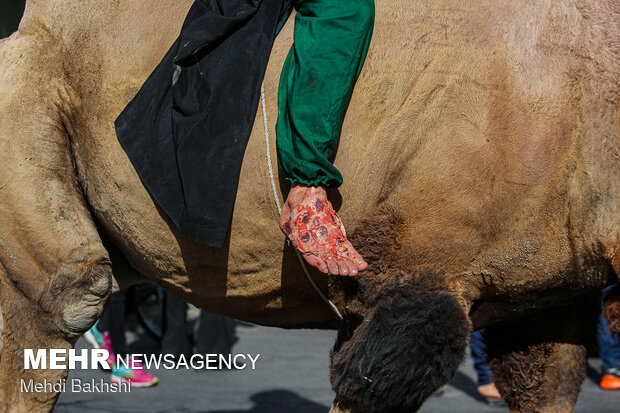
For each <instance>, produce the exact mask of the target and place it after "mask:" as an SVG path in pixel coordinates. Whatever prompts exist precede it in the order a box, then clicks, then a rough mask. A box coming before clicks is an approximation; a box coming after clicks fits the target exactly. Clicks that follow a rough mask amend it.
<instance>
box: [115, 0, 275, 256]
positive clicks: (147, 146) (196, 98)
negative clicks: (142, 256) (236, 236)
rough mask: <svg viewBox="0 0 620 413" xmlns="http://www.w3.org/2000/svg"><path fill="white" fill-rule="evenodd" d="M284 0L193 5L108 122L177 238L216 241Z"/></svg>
mask: <svg viewBox="0 0 620 413" xmlns="http://www.w3.org/2000/svg"><path fill="white" fill-rule="evenodd" d="M282 5H283V1H282V0H196V1H195V3H194V4H193V6H192V7H191V9H190V11H189V13H188V15H187V18H186V20H185V23H184V24H183V29H182V30H181V35H180V36H179V38H178V39H177V41H176V42H175V43H174V45H173V46H172V47H171V48H170V50H169V51H168V53H167V54H166V56H165V57H164V59H163V61H162V62H161V63H160V64H159V66H157V68H156V69H155V71H154V72H153V73H152V74H151V76H150V77H149V78H148V80H147V81H146V83H145V84H144V86H143V87H142V89H140V91H139V92H138V94H137V95H136V97H135V98H134V99H133V100H132V101H131V103H130V104H129V105H128V106H127V107H126V108H125V110H124V111H123V112H122V113H121V115H120V116H119V117H118V119H117V120H116V122H115V126H116V133H117V135H118V139H119V140H120V143H121V145H122V146H123V148H124V149H125V152H126V153H127V155H128V157H129V159H130V160H131V162H132V164H133V166H134V167H135V169H136V171H137V172H138V175H139V176H140V178H141V179H142V181H143V183H144V185H145V186H146V188H147V189H148V190H149V191H150V193H151V195H152V196H153V198H154V199H155V201H156V202H157V203H158V204H159V205H160V206H161V207H162V208H163V210H164V211H165V212H166V213H167V214H168V216H169V217H170V218H171V219H172V221H173V222H174V223H175V224H176V225H177V227H178V228H179V229H180V230H181V232H182V233H183V234H184V235H186V236H187V237H189V238H191V239H193V240H195V241H198V242H201V243H204V244H207V245H211V246H216V247H219V246H221V245H222V244H223V242H224V239H225V237H226V233H227V230H228V226H229V221H230V218H231V215H232V209H233V206H234V201H235V195H236V192H237V184H238V181H239V174H240V171H241V163H242V160H243V154H244V152H245V148H246V146H247V142H248V139H249V137H250V133H251V131H252V125H253V123H254V118H255V116H256V110H257V108H258V99H259V96H260V85H261V82H262V80H263V77H264V75H265V70H266V67H267V61H268V59H269V55H270V53H271V48H272V46H273V41H274V38H275V34H276V26H277V24H278V17H279V14H280V9H281V6H282Z"/></svg>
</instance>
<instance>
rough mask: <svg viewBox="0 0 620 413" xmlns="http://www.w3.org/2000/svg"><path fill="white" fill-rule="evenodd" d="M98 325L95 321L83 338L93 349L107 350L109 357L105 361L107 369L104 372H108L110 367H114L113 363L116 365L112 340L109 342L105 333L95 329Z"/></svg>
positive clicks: (108, 337)
mask: <svg viewBox="0 0 620 413" xmlns="http://www.w3.org/2000/svg"><path fill="white" fill-rule="evenodd" d="M98 324H99V322H98V321H97V322H96V323H95V325H94V326H92V327H91V329H90V330H88V331H87V332H86V333H84V338H85V339H86V341H88V342H89V343H90V344H91V345H92V346H93V348H100V349H104V350H108V354H109V356H108V359H107V360H106V362H107V363H108V368H107V369H106V370H110V369H112V366H114V363H116V356H115V355H114V351H112V340H110V336H109V335H108V333H107V331H99V329H98V328H97V326H98Z"/></svg>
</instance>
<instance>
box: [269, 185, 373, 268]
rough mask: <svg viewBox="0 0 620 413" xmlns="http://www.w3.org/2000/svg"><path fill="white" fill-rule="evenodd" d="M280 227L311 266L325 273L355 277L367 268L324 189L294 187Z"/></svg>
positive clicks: (281, 217) (287, 201)
mask: <svg viewBox="0 0 620 413" xmlns="http://www.w3.org/2000/svg"><path fill="white" fill-rule="evenodd" d="M280 228H281V229H282V231H283V232H284V233H285V234H286V236H287V237H289V239H290V240H291V241H292V242H293V245H294V246H295V247H297V249H299V251H300V252H301V253H302V254H303V256H304V258H305V260H306V261H307V262H308V264H310V265H312V266H313V267H316V268H318V269H319V270H320V271H322V272H324V273H330V274H332V275H348V276H355V275H357V273H358V272H359V271H364V270H365V269H366V268H368V264H367V263H366V261H364V259H363V258H362V257H361V255H359V253H358V252H357V251H356V250H355V248H353V245H351V243H350V242H349V240H347V237H346V233H345V231H344V226H343V225H342V222H341V221H340V218H339V217H338V215H337V214H336V212H335V211H334V208H333V207H332V204H331V203H330V202H329V201H328V200H327V192H326V190H325V188H324V187H322V186H304V185H293V187H292V188H291V192H290V193H289V194H288V198H287V199H286V202H285V203H284V207H283V208H282V215H280Z"/></svg>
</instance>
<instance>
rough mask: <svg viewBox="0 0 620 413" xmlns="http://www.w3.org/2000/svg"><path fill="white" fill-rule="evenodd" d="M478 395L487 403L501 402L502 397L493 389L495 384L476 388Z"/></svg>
mask: <svg viewBox="0 0 620 413" xmlns="http://www.w3.org/2000/svg"><path fill="white" fill-rule="evenodd" d="M478 393H479V394H480V395H481V396H482V397H484V398H485V399H487V401H493V400H502V396H501V395H500V394H499V391H498V390H497V387H495V383H489V384H485V385H484V386H478Z"/></svg>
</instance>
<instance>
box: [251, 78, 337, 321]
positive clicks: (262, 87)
mask: <svg viewBox="0 0 620 413" xmlns="http://www.w3.org/2000/svg"><path fill="white" fill-rule="evenodd" d="M260 101H261V107H262V109H263V127H264V128H265V147H266V149H267V167H268V169H269V179H270V180H271V191H272V192H273V199H274V200H275V202H276V207H277V208H278V213H279V214H282V207H281V206H280V197H279V196H278V191H277V189H276V179H275V177H274V175H273V165H272V163H271V146H270V144H269V122H268V121H267V105H266V104H265V84H264V83H262V84H261V85H260ZM295 252H296V253H297V259H298V260H299V263H300V264H301V268H302V269H303V270H304V274H306V278H307V279H308V282H310V285H312V288H314V290H315V291H316V292H317V294H318V295H319V296H320V297H321V299H323V301H325V303H326V304H327V305H328V306H329V307H330V308H331V309H332V311H333V312H334V314H336V316H337V317H338V318H339V319H340V320H342V314H340V311H338V307H336V306H335V305H334V303H332V302H331V301H330V300H329V298H327V297H326V296H325V294H323V291H321V289H320V288H319V286H318V285H316V283H315V282H314V280H313V279H312V277H311V276H310V272H309V271H308V266H307V265H306V262H305V261H304V258H303V257H302V256H301V253H300V252H299V250H298V249H297V248H295Z"/></svg>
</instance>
